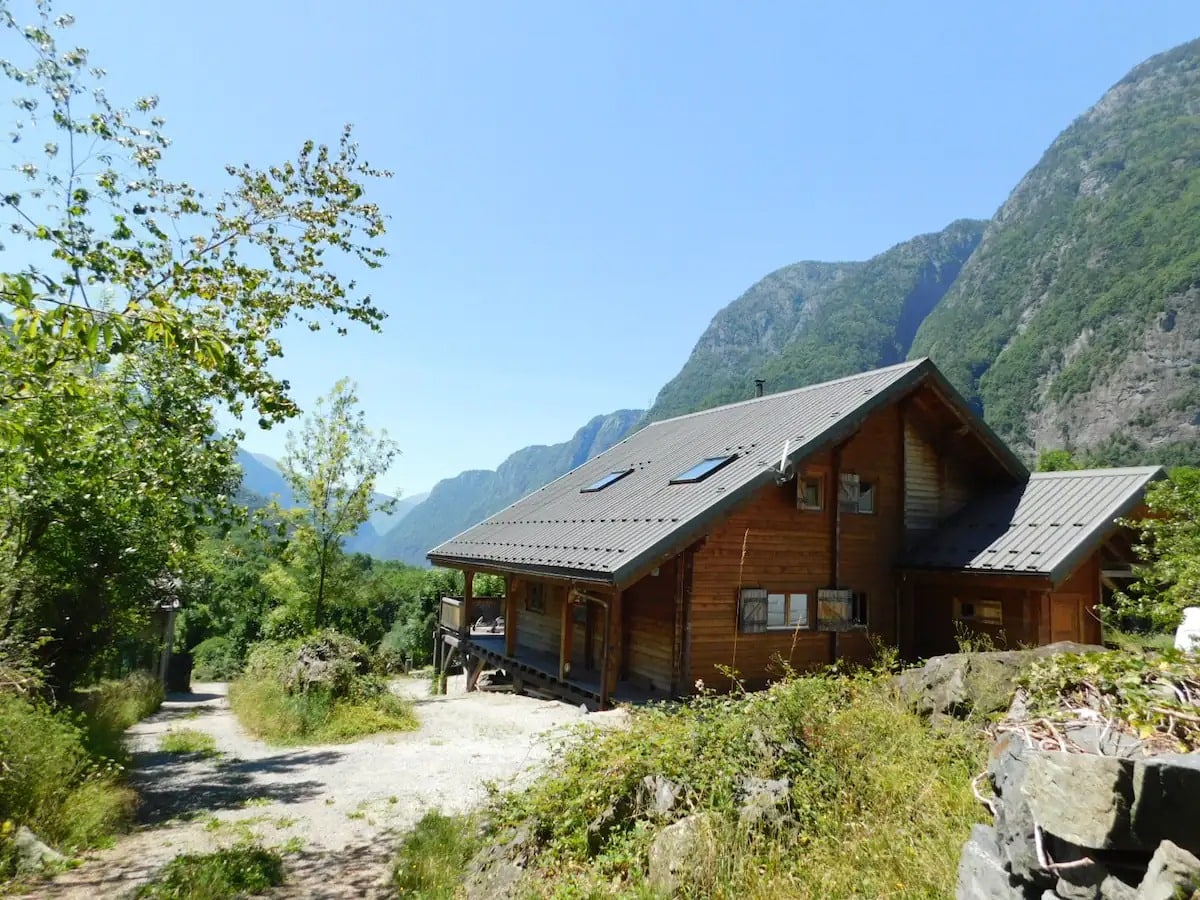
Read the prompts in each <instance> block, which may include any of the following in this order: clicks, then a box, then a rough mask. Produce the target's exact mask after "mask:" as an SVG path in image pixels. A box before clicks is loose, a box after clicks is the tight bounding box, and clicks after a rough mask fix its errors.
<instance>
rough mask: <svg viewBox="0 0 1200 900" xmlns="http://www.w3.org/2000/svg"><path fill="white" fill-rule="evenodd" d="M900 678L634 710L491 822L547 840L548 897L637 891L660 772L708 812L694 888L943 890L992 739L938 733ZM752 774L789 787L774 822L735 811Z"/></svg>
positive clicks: (847, 680)
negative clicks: (645, 795)
mask: <svg viewBox="0 0 1200 900" xmlns="http://www.w3.org/2000/svg"><path fill="white" fill-rule="evenodd" d="M889 681H890V678H889V676H888V675H887V673H885V672H883V671H879V672H872V673H861V674H857V675H854V676H841V675H838V674H836V673H833V672H831V673H827V674H823V675H817V676H811V677H794V678H790V679H788V680H786V681H784V682H782V683H780V684H777V685H775V686H773V687H772V688H770V689H769V690H767V691H764V692H761V693H757V694H751V695H747V696H741V697H717V696H703V697H699V698H697V699H694V700H692V701H689V702H686V703H682V704H677V705H665V706H657V707H650V708H645V709H640V710H636V711H635V712H634V713H633V714H632V716H631V719H630V724H629V727H628V728H623V729H615V730H608V731H599V732H598V731H594V730H588V731H586V736H585V739H583V740H575V741H572V742H570V743H569V744H568V745H567V746H566V747H565V749H564V750H563V752H561V753H560V754H559V755H558V756H557V758H556V764H555V767H554V768H553V769H552V770H551V771H550V772H549V773H548V774H546V775H544V776H543V777H542V778H541V779H539V780H538V781H537V782H535V783H534V785H533V786H532V787H530V788H529V789H528V790H526V791H524V792H521V793H505V794H500V795H497V796H496V798H495V800H494V803H493V805H492V808H491V822H492V825H491V826H490V827H491V829H492V830H493V831H494V832H495V833H496V834H499V833H500V832H501V831H503V830H505V829H508V828H512V827H516V826H518V825H525V826H526V827H527V828H528V830H529V832H530V833H532V834H533V835H535V836H536V840H537V843H536V845H535V847H534V848H533V850H532V854H533V859H532V861H531V864H530V868H531V869H532V870H533V871H532V875H533V882H532V883H533V884H534V885H535V886H536V887H537V888H538V890H544V892H545V893H546V894H553V893H555V891H558V890H566V889H567V887H568V885H571V886H572V887H571V890H575V891H576V894H573V896H576V895H578V896H588V895H589V890H593V891H596V892H606V891H609V890H613V889H615V888H617V886H620V887H621V889H624V890H629V891H631V892H636V891H638V890H642V889H644V888H645V871H646V865H647V854H648V849H649V846H650V844H651V843H652V841H653V839H654V836H655V835H656V834H657V832H658V830H660V829H661V828H662V827H664V826H665V825H666V824H668V821H667V820H659V819H656V818H654V817H652V816H651V815H649V814H648V813H645V812H643V811H641V810H639V808H638V803H637V794H638V788H639V785H640V784H641V782H642V779H643V778H645V777H646V776H651V775H659V776H665V777H666V778H669V779H671V780H672V781H674V782H676V783H677V784H680V785H684V786H685V798H684V800H683V802H682V803H681V804H680V808H679V809H678V810H677V811H676V812H675V813H674V816H676V817H677V816H682V815H686V814H687V813H689V812H694V811H706V812H708V813H709V814H710V816H711V817H712V818H711V822H712V827H713V830H714V832H715V837H716V840H715V841H714V842H712V844H711V847H710V849H709V850H708V851H706V852H705V853H703V854H702V855H701V857H700V858H699V859H698V860H696V862H695V870H694V872H693V873H691V874H692V876H693V880H692V883H691V884H690V885H689V888H688V889H689V891H691V892H692V893H693V895H695V896H727V897H775V896H805V897H809V896H811V897H851V896H854V897H882V896H892V897H903V896H909V897H926V896H944V895H945V894H946V893H947V885H952V884H953V883H954V881H955V874H956V867H957V862H958V856H959V852H960V848H961V845H962V843H963V841H964V840H966V838H967V836H968V833H969V831H970V828H971V825H972V824H973V823H974V822H975V821H976V819H977V818H978V808H977V801H976V800H975V798H974V795H973V793H972V790H971V779H972V777H973V776H974V775H975V774H976V773H977V772H978V771H980V770H981V769H982V767H983V765H984V743H983V741H982V740H981V739H980V737H979V736H978V734H976V733H975V732H974V731H972V730H971V729H970V728H969V727H967V726H964V725H963V724H962V723H956V722H948V723H946V724H944V725H943V726H940V727H938V728H933V727H931V726H930V725H929V724H928V723H926V722H925V721H923V720H922V719H921V718H920V717H918V716H917V715H915V714H914V713H912V712H910V711H909V710H908V709H907V708H906V707H905V706H904V704H903V703H902V702H901V701H900V700H899V699H898V698H897V697H896V696H894V694H893V691H892V689H891V687H890V684H889ZM747 776H749V777H755V778H770V779H781V778H786V779H788V780H789V782H788V783H789V786H790V791H789V794H788V796H787V798H786V803H785V804H784V808H783V809H782V810H781V812H782V813H783V818H782V819H781V820H780V821H779V822H778V823H777V824H776V825H773V826H765V825H753V824H749V823H746V822H743V821H742V820H741V819H740V816H739V807H740V805H741V803H742V798H741V796H740V794H739V784H740V783H741V781H742V779H743V778H744V777H747ZM595 823H601V824H600V825H599V826H597V825H596V824H595ZM605 823H607V824H605ZM900 836H902V839H898V838H899V837H900ZM589 886H590V887H589Z"/></svg>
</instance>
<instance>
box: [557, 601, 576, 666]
mask: <svg viewBox="0 0 1200 900" xmlns="http://www.w3.org/2000/svg"><path fill="white" fill-rule="evenodd" d="M574 596H575V595H574V594H573V593H572V592H571V591H570V590H568V591H567V596H566V597H565V598H564V599H563V605H562V626H561V630H560V631H559V635H558V679H559V681H566V680H567V676H568V675H570V674H571V654H572V652H573V645H574V643H575V617H574V616H573V615H571V610H572V609H573V608H574V605H575V604H574Z"/></svg>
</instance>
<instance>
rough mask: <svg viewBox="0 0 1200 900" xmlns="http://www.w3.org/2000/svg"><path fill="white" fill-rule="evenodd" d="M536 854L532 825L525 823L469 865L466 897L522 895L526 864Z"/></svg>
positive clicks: (500, 899)
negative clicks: (522, 881) (534, 851)
mask: <svg viewBox="0 0 1200 900" xmlns="http://www.w3.org/2000/svg"><path fill="white" fill-rule="evenodd" d="M532 853H533V828H532V826H531V825H530V824H529V823H528V822H526V823H524V824H522V825H519V826H517V827H516V828H512V829H509V830H508V831H507V832H505V833H503V834H502V835H500V836H499V837H498V838H497V839H496V840H495V841H493V842H491V843H488V844H486V845H485V846H484V848H483V849H482V850H480V851H479V852H478V853H477V854H475V856H474V857H473V858H472V859H471V861H470V862H469V863H468V864H467V874H466V878H465V879H464V882H463V887H464V889H465V891H466V896H467V900H515V898H517V897H520V896H522V895H523V891H522V890H521V880H522V879H523V878H524V876H525V868H524V864H525V863H526V862H528V861H529V858H530V856H531V855H532Z"/></svg>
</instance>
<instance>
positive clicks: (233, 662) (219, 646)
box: [192, 635, 242, 681]
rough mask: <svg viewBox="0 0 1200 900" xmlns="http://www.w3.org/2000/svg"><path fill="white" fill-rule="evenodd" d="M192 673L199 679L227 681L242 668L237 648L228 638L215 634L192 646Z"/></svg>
mask: <svg viewBox="0 0 1200 900" xmlns="http://www.w3.org/2000/svg"><path fill="white" fill-rule="evenodd" d="M192 660H193V666H192V674H193V676H195V677H196V678H198V679H200V680H201V681H229V680H230V679H231V678H236V677H237V676H238V673H240V672H241V669H242V661H241V659H240V658H239V656H238V653H237V648H236V647H234V645H233V641H231V640H230V639H229V638H227V637H224V636H221V635H217V636H216V637H210V638H206V639H204V640H203V641H201V642H200V643H198V644H197V645H196V646H195V647H193V648H192Z"/></svg>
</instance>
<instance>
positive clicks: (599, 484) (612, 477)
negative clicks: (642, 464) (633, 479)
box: [579, 469, 633, 494]
mask: <svg viewBox="0 0 1200 900" xmlns="http://www.w3.org/2000/svg"><path fill="white" fill-rule="evenodd" d="M632 471H633V469H619V470H618V471H616V472H609V473H608V474H607V475H605V476H604V477H603V478H601V479H599V480H597V481H593V482H592V483H591V484H589V485H588V486H587V487H585V488H580V489H579V493H581V494H591V493H595V492H596V491H602V490H604V489H605V488H606V487H608V486H609V485H610V484H612V483H613V482H616V481H620V480H621V479H622V478H624V477H625V476H626V475H628V474H629V473H630V472H632Z"/></svg>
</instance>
